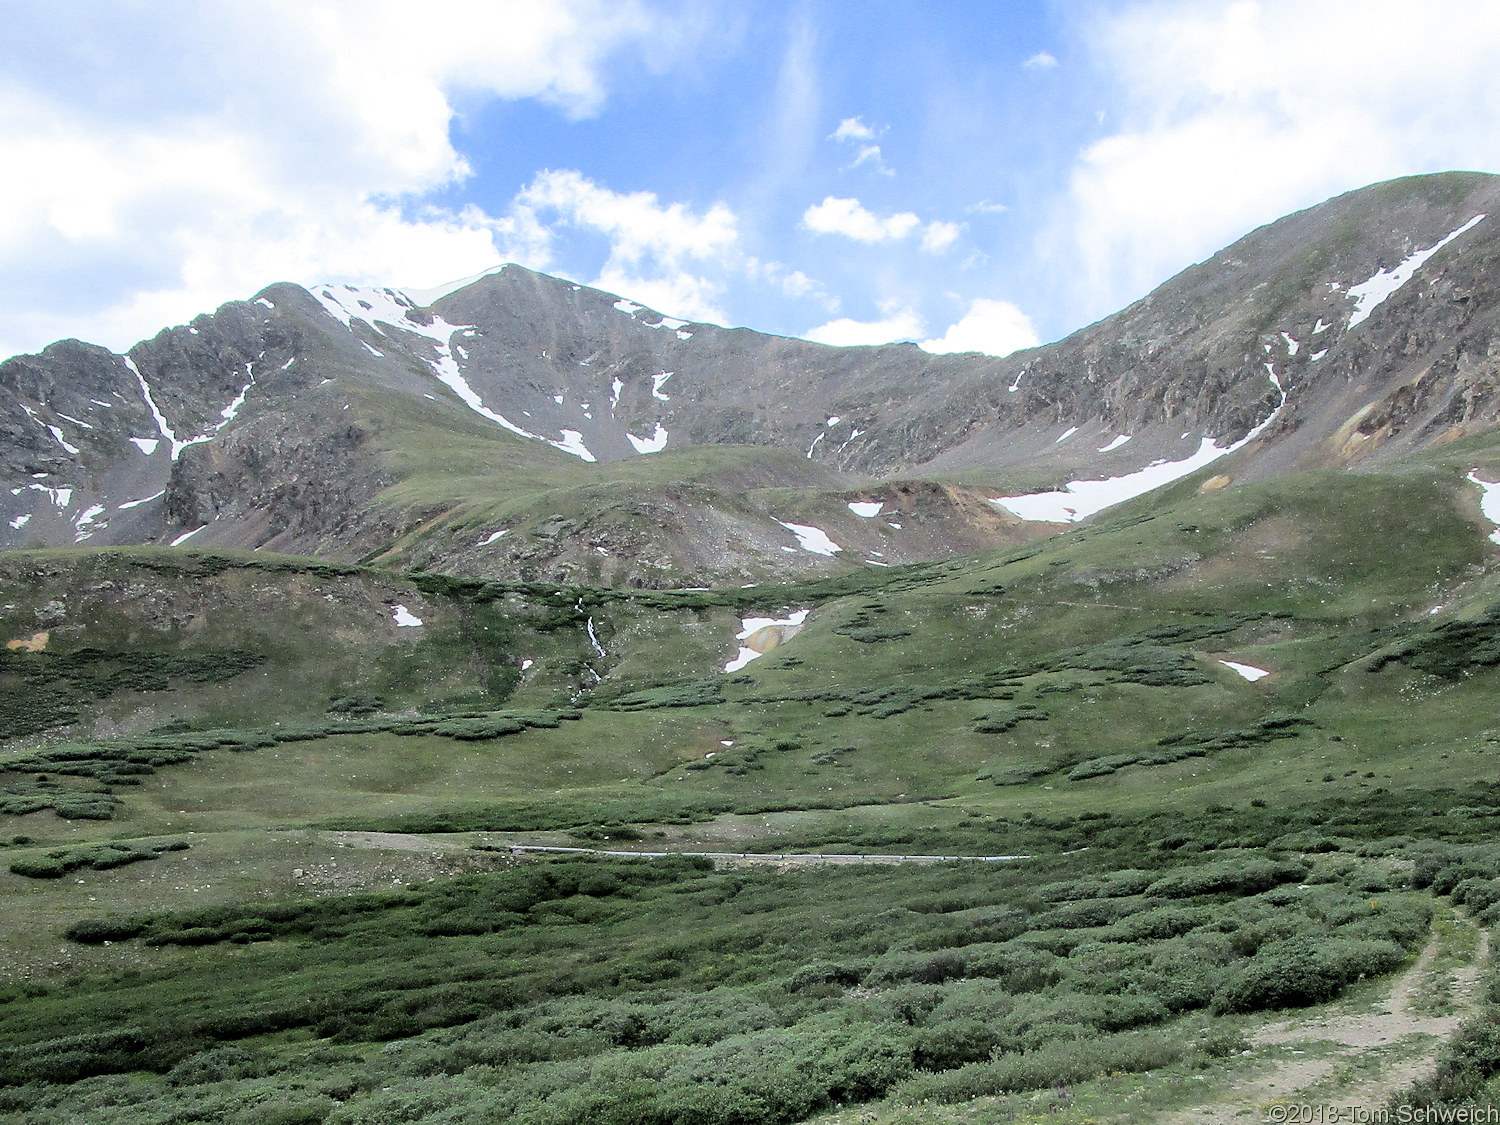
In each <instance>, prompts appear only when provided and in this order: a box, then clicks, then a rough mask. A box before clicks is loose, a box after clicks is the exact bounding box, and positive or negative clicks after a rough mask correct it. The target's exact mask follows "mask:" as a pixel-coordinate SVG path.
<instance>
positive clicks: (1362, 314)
mask: <svg viewBox="0 0 1500 1125" xmlns="http://www.w3.org/2000/svg"><path fill="white" fill-rule="evenodd" d="M1483 218H1484V216H1483V215H1475V216H1474V217H1473V218H1472V219H1470V220H1469V221H1468V222H1467V223H1465V224H1464V225H1463V226H1461V227H1458V228H1457V229H1455V230H1452V231H1449V232H1448V234H1446V235H1444V236H1443V237H1442V238H1440V239H1439V240H1438V241H1437V242H1435V243H1433V244H1432V245H1431V246H1429V247H1428V248H1427V249H1426V250H1418V251H1416V252H1415V253H1414V254H1408V255H1407V256H1406V257H1405V258H1404V259H1402V261H1401V263H1400V264H1399V265H1397V266H1396V267H1395V268H1394V269H1389V270H1376V271H1375V273H1374V274H1373V275H1372V276H1371V277H1370V278H1369V280H1367V281H1363V282H1361V283H1360V284H1358V285H1351V286H1350V287H1349V292H1348V293H1347V294H1346V296H1349V297H1353V298H1354V301H1355V305H1354V312H1352V313H1351V314H1350V315H1349V327H1350V328H1353V327H1354V326H1355V325H1356V324H1358V323H1360V322H1361V321H1362V320H1365V319H1366V318H1368V317H1369V315H1370V314H1371V313H1372V312H1374V311H1375V310H1376V309H1377V308H1378V307H1379V306H1380V304H1381V303H1382V302H1383V301H1384V300H1385V299H1386V298H1387V297H1389V296H1390V295H1391V294H1392V293H1394V292H1396V290H1398V289H1400V288H1401V287H1402V286H1403V285H1405V284H1406V283H1407V282H1408V281H1410V280H1411V279H1412V275H1413V274H1415V273H1416V272H1417V270H1419V269H1421V268H1422V265H1423V264H1424V263H1425V262H1426V261H1427V259H1428V258H1430V257H1432V256H1433V255H1434V254H1436V253H1437V252H1438V251H1439V250H1441V249H1442V248H1443V247H1444V246H1447V245H1448V243H1450V242H1452V241H1453V240H1454V239H1455V238H1457V237H1458V236H1459V235H1461V234H1463V233H1464V231H1466V230H1469V229H1470V228H1471V227H1473V226H1475V225H1476V224H1478V222H1479V221H1480V220H1481V219H1483ZM1320 323H1321V322H1320Z"/></svg>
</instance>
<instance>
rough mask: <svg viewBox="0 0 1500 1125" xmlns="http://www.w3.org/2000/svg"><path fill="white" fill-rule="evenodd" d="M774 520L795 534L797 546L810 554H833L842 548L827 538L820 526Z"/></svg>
mask: <svg viewBox="0 0 1500 1125" xmlns="http://www.w3.org/2000/svg"><path fill="white" fill-rule="evenodd" d="M776 522H777V523H779V524H781V526H782V527H784V528H786V529H787V530H788V531H790V532H791V533H792V534H793V535H795V536H796V537H797V546H799V547H801V548H802V549H803V550H804V551H807V552H808V553H810V554H814V555H833V554H836V553H838V552H839V551H842V550H843V549H844V548H842V547H840V546H839V545H838V544H837V543H835V542H834V541H833V540H832V539H830V538H828V536H827V534H826V533H825V532H824V531H823V529H822V528H818V527H812V526H810V525H808V524H802V523H783V522H782V521H781V520H777V521H776Z"/></svg>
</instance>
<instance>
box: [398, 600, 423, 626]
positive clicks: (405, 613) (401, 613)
mask: <svg viewBox="0 0 1500 1125" xmlns="http://www.w3.org/2000/svg"><path fill="white" fill-rule="evenodd" d="M391 620H392V621H394V622H395V623H396V625H397V627H398V628H402V629H415V628H416V627H417V626H418V625H420V624H422V619H421V618H420V617H418V616H417V615H416V614H415V613H413V612H412V611H411V610H409V609H407V608H406V607H405V606H404V605H393V606H391Z"/></svg>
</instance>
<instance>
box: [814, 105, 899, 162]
mask: <svg viewBox="0 0 1500 1125" xmlns="http://www.w3.org/2000/svg"><path fill="white" fill-rule="evenodd" d="M884 132H885V130H884V129H880V130H876V129H872V128H870V126H868V125H866V124H865V123H864V121H862V120H861V119H860V118H858V117H846V118H844V119H843V120H842V121H840V122H839V127H838V128H837V129H835V130H834V131H833V132H832V133H831V134H829V137H828V139H829V140H831V141H839V142H841V143H852V144H854V145H855V146H856V151H855V154H854V159H853V160H851V161H850V162H849V167H850V168H858V167H859V166H860V165H862V164H868V165H869V166H870V167H872V168H874V169H875V170H876V171H877V172H879V173H880V174H881V175H882V176H894V175H895V174H896V173H895V172H894V171H892V170H891V169H890V168H888V167H887V166H886V163H885V158H884V157H883V156H882V155H881V154H880V146H879V145H878V144H876V143H875V140H876V138H878V137H879V136H880V134H881V133H884Z"/></svg>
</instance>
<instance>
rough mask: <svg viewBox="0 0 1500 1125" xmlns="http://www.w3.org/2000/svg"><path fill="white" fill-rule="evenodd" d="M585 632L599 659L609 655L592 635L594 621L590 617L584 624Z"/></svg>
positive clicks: (595, 636) (593, 634)
mask: <svg viewBox="0 0 1500 1125" xmlns="http://www.w3.org/2000/svg"><path fill="white" fill-rule="evenodd" d="M582 605H583V603H582V602H581V601H580V602H579V606H580V607H581V606H582ZM586 630H587V632H588V635H589V644H591V645H593V646H594V651H595V652H597V653H598V654H599V659H600V660H603V659H604V658H605V657H606V656H608V655H609V653H607V652H605V651H604V646H603V645H601V644H600V643H599V638H598V636H597V635H596V634H595V633H594V619H593V618H592V617H590V618H589V619H588V621H587V622H586Z"/></svg>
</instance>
